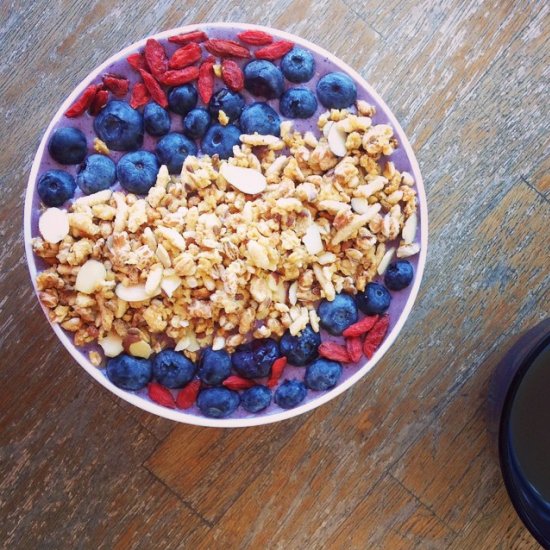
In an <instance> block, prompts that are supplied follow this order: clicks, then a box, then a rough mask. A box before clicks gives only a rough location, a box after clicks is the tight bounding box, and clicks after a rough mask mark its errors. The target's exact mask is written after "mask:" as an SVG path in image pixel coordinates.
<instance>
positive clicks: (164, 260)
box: [155, 244, 172, 268]
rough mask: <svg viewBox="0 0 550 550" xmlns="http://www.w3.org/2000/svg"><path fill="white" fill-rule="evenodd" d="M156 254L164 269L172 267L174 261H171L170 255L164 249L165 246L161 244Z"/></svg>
mask: <svg viewBox="0 0 550 550" xmlns="http://www.w3.org/2000/svg"><path fill="white" fill-rule="evenodd" d="M155 254H156V256H157V258H158V259H159V261H160V263H161V264H162V265H163V266H164V267H166V268H169V267H172V260H171V259H170V254H168V251H167V250H166V248H164V246H162V245H161V244H159V245H158V246H157V251H156V253H155Z"/></svg>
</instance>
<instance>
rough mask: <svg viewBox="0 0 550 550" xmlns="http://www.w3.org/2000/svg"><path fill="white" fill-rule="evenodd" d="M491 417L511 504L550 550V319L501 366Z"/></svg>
mask: <svg viewBox="0 0 550 550" xmlns="http://www.w3.org/2000/svg"><path fill="white" fill-rule="evenodd" d="M487 412H488V429H489V434H490V436H491V439H492V441H493V449H494V451H495V452H496V454H497V455H498V460H499V462H500V468H501V471H502V477H503V479H504V483H505V485H506V489H507V491H508V495H509V496H510V500H511V501H512V504H513V505H514V508H515V509H516V512H517V513H518V515H519V517H520V518H521V520H522V521H523V523H524V524H525V526H526V527H527V528H528V529H529V531H530V532H531V534H532V535H533V536H534V537H535V538H536V539H537V541H538V542H539V543H540V544H541V545H542V546H544V548H550V319H546V320H544V321H542V322H541V323H539V324H538V325H537V326H535V327H533V328H532V329H531V330H529V331H528V332H526V333H525V334H523V335H522V336H521V337H520V338H519V340H518V341H517V342H516V343H515V344H514V345H513V346H512V348H511V349H510V350H509V351H508V353H507V354H506V356H505V357H504V358H503V359H502V361H501V362H500V364H499V365H498V366H497V368H496V370H495V372H494V374H493V378H492V380H491V384H490V388H489V398H488V411H487ZM547 422H548V423H547Z"/></svg>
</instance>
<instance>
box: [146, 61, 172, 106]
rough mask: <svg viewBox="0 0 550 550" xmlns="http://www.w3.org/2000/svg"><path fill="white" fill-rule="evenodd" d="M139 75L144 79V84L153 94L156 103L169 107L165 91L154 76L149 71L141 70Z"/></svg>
mask: <svg viewBox="0 0 550 550" xmlns="http://www.w3.org/2000/svg"><path fill="white" fill-rule="evenodd" d="M139 74H140V75H141V78H143V82H144V83H145V86H146V87H147V90H149V93H150V94H151V98H152V99H153V101H156V102H157V103H158V104H159V105H160V106H161V107H164V108H166V107H168V98H167V97H166V94H165V93H164V90H163V89H162V88H161V87H160V84H159V83H158V82H157V81H156V80H155V79H154V77H153V75H151V74H149V73H148V72H147V71H144V70H143V69H140V71H139Z"/></svg>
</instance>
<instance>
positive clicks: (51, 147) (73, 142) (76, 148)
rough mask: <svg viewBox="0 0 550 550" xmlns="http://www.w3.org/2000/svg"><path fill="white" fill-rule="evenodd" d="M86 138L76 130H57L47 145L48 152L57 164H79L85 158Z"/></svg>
mask: <svg viewBox="0 0 550 550" xmlns="http://www.w3.org/2000/svg"><path fill="white" fill-rule="evenodd" d="M87 150H88V144H87V143H86V136H85V135H84V134H83V133H82V131H81V130H79V129H78V128H59V129H58V130H56V131H55V132H54V133H53V135H52V137H51V138H50V141H49V143H48V151H49V152H50V155H51V156H52V158H53V159H54V160H56V161H57V162H59V164H79V163H81V162H82V161H83V160H84V159H85V158H86V152H87Z"/></svg>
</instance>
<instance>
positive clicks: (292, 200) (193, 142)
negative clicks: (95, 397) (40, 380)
mask: <svg viewBox="0 0 550 550" xmlns="http://www.w3.org/2000/svg"><path fill="white" fill-rule="evenodd" d="M24 223H25V246H26V253H27V260H28V264H29V269H30V273H31V278H32V280H33V284H34V286H35V289H36V291H37V295H38V298H39V300H40V303H41V305H42V307H43V309H44V312H45V313H46V315H47V317H48V319H49V321H50V323H51V325H52V327H53V329H54V331H55V332H56V334H57V335H58V337H59V339H60V340H61V342H62V343H63V345H64V346H65V347H66V348H67V350H68V351H69V352H70V353H71V355H72V356H73V357H74V359H75V360H76V361H77V362H78V363H79V364H80V365H81V366H82V367H83V368H84V369H85V370H86V371H87V372H88V373H89V374H90V375H91V376H92V377H93V378H95V380H97V381H98V382H99V383H100V384H102V385H103V386H105V387H106V388H108V389H109V390H110V391H112V392H113V393H115V394H116V395H118V396H120V397H122V398H123V399H125V400H126V401H128V402H130V403H132V404H134V405H136V406H138V407H140V408H142V409H144V410H147V411H149V412H152V413H155V414H158V415H160V416H163V417H165V418H169V419H172V420H177V421H180V422H187V423H190V424H198V425H204V426H218V427H241V426H253V425H258V424H265V423H269V422H275V421H278V420H283V419H285V418H290V417H292V416H295V415H298V414H301V413H303V412H306V411H308V410H311V409H313V408H315V407H317V406H319V405H321V404H322V403H325V402H327V401H328V400H330V399H332V398H333V397H335V396H336V395H338V394H340V393H342V392H343V391H344V390H345V389H347V388H349V387H350V386H352V385H353V384H354V383H355V382H356V381H357V380H359V379H360V378H361V377H362V376H364V375H365V374H366V373H367V372H368V371H369V370H370V369H371V368H372V367H373V366H374V365H375V364H376V362H377V361H378V360H379V359H380V358H381V357H382V355H383V354H384V353H385V352H386V351H387V349H388V348H389V347H390V345H391V344H392V343H393V341H394V340H395V339H396V337H397V334H398V333H399V331H400V329H401V328H402V326H403V324H404V322H405V320H406V318H407V316H408V315H409V313H410V310H411V308H412V306H413V302H414V299H415V297H416V294H417V292H418V288H419V285H420V281H421V277H422V272H423V268H424V263H425V257H426V248H427V209H426V198H425V194H424V189H423V186H422V179H421V175H420V172H419V169H418V165H417V162H416V159H415V157H414V154H413V152H412V149H411V147H410V145H409V143H408V141H407V139H406V136H405V135H404V133H403V131H402V129H401V128H400V126H399V124H398V122H397V121H396V119H395V117H394V116H393V115H392V113H391V112H390V111H389V109H388V107H387V106H386V105H385V104H384V102H383V101H382V99H381V98H380V97H379V96H378V95H377V94H376V92H374V90H373V89H372V88H371V87H370V86H369V85H368V84H367V83H366V82H365V81H364V80H363V79H362V78H361V77H360V76H359V75H358V74H357V73H356V72H355V71H353V70H352V69H351V68H350V67H348V66H347V65H345V64H344V63H342V62H341V61H339V60H338V59H337V58H335V57H334V56H332V55H331V54H329V53H328V52H326V51H324V50H322V49H321V48H319V47H317V46H315V45H313V44H311V43H310V42H307V41H305V40H303V39H300V38H298V37H296V36H293V35H290V34H288V33H285V32H282V31H277V30H273V29H268V28H264V27H257V26H251V25H237V24H203V25H193V26H189V27H182V28H178V29H174V30H170V31H166V32H163V33H160V34H158V35H155V36H153V37H150V38H148V39H145V40H142V41H140V42H138V43H135V44H133V45H132V46H130V47H128V48H126V49H125V50H123V51H122V52H120V53H119V54H117V55H115V56H113V57H112V58H110V59H109V60H107V61H106V62H105V63H104V64H103V65H101V66H100V67H99V68H97V69H96V70H95V71H93V72H92V73H91V74H90V75H89V76H88V77H87V78H86V79H85V80H84V81H83V82H82V83H81V84H80V85H79V86H78V87H77V88H76V89H75V90H74V92H73V93H72V94H71V95H70V96H69V97H68V98H67V100H66V101H65V102H64V103H63V105H62V106H61V108H60V109H59V111H58V112H57V114H56V115H55V117H54V118H53V120H52V122H51V124H50V126H49V127H48V129H47V131H46V133H45V135H44V138H43V139H42V142H41V144H40V147H39V149H38V152H37V154H36V158H35V160H34V163H33V166H32V170H31V175H30V179H29V185H28V190H27V196H26V204H25V219H24Z"/></svg>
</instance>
